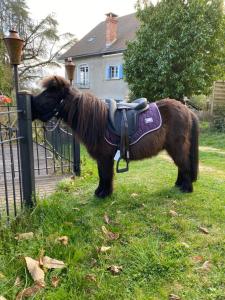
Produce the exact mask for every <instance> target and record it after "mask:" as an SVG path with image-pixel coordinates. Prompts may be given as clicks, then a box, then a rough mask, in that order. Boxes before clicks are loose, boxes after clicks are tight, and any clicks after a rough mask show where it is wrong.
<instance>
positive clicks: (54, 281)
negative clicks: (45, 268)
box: [51, 276, 60, 288]
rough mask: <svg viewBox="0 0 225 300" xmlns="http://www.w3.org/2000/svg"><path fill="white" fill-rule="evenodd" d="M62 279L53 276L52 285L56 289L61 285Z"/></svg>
mask: <svg viewBox="0 0 225 300" xmlns="http://www.w3.org/2000/svg"><path fill="white" fill-rule="evenodd" d="M59 281H60V279H59V278H58V277H56V276H53V277H52V279H51V285H52V286H53V287H54V288H56V287H57V286H58V285H59Z"/></svg>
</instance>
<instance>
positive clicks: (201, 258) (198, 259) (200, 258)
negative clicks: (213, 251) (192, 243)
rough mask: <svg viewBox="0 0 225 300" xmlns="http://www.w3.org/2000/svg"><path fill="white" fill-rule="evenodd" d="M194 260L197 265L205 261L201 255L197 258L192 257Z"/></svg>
mask: <svg viewBox="0 0 225 300" xmlns="http://www.w3.org/2000/svg"><path fill="white" fill-rule="evenodd" d="M192 260H193V261H194V262H195V263H199V262H202V261H203V257H202V256H201V255H196V256H193V257H192Z"/></svg>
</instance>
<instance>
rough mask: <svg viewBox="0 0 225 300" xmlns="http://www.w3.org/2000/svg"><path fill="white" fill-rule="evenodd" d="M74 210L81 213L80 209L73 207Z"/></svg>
mask: <svg viewBox="0 0 225 300" xmlns="http://www.w3.org/2000/svg"><path fill="white" fill-rule="evenodd" d="M72 210H75V211H80V209H79V208H78V207H73V208H72Z"/></svg>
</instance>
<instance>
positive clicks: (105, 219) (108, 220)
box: [103, 213, 111, 224]
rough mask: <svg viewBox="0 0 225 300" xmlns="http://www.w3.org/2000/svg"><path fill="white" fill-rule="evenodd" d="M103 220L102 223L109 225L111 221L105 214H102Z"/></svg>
mask: <svg viewBox="0 0 225 300" xmlns="http://www.w3.org/2000/svg"><path fill="white" fill-rule="evenodd" d="M103 219H104V222H105V223H106V224H110V223H111V220H110V218H109V216H108V215H107V214H106V213H105V214H104V217H103Z"/></svg>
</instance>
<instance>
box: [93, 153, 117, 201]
mask: <svg viewBox="0 0 225 300" xmlns="http://www.w3.org/2000/svg"><path fill="white" fill-rule="evenodd" d="M97 164H98V175H99V185H98V187H97V189H96V190H95V195H96V196H97V197H99V198H105V197H107V196H109V195H110V194H112V192H113V164H114V160H113V158H111V157H110V158H107V159H101V160H98V161H97Z"/></svg>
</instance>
